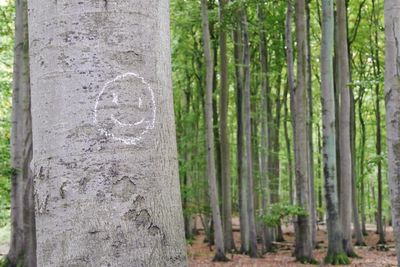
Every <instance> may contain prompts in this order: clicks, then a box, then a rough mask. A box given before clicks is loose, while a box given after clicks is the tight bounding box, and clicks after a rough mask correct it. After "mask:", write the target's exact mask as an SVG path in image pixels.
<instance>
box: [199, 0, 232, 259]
mask: <svg viewBox="0 0 400 267" xmlns="http://www.w3.org/2000/svg"><path fill="white" fill-rule="evenodd" d="M201 14H202V25H203V48H204V58H205V62H206V103H205V104H206V106H205V112H206V117H205V120H206V131H207V135H206V144H207V176H208V186H209V194H210V201H211V209H212V217H213V224H214V231H215V233H214V238H215V245H216V252H215V256H214V260H215V261H226V260H227V258H226V256H225V247H224V239H223V230H222V222H221V215H220V211H219V202H218V188H217V179H216V177H215V158H214V132H213V108H212V90H213V89H212V88H213V59H212V55H211V49H210V33H209V23H208V7H207V0H202V1H201Z"/></svg>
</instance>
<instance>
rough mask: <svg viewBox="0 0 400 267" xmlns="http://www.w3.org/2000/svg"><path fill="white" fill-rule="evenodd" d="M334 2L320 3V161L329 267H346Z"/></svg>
mask: <svg viewBox="0 0 400 267" xmlns="http://www.w3.org/2000/svg"><path fill="white" fill-rule="evenodd" d="M333 16H334V15H333V1H332V0H323V1H322V43H321V91H322V93H321V105H322V125H323V159H324V182H325V201H326V211H327V219H326V223H327V231H328V253H327V256H326V258H325V262H326V263H328V264H348V263H349V260H348V258H347V255H346V254H345V253H344V250H343V245H342V232H341V228H340V217H339V202H338V191H337V180H336V179H337V175H336V170H337V169H336V135H335V132H336V130H335V96H334V88H333V40H334V39H333V36H334V34H333V33H334V27H333V25H334V24H333V21H334V17H333Z"/></svg>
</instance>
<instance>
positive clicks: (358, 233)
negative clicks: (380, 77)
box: [350, 89, 366, 246]
mask: <svg viewBox="0 0 400 267" xmlns="http://www.w3.org/2000/svg"><path fill="white" fill-rule="evenodd" d="M350 110H351V112H350V114H351V116H350V137H351V151H352V154H351V164H352V166H353V168H352V171H351V204H352V207H351V210H352V212H353V224H354V235H355V237H356V246H365V245H366V244H365V242H364V236H363V234H362V229H361V225H360V218H359V212H358V198H357V174H356V170H357V166H356V119H355V116H356V114H355V101H354V93H353V89H351V90H350Z"/></svg>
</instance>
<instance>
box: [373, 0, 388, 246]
mask: <svg viewBox="0 0 400 267" xmlns="http://www.w3.org/2000/svg"><path fill="white" fill-rule="evenodd" d="M376 8H377V7H376V6H375V0H372V18H371V19H372V21H371V22H372V23H371V26H372V25H373V27H374V29H373V35H372V36H371V39H372V38H373V42H372V43H373V45H371V55H372V66H373V73H374V76H375V77H380V76H381V63H380V60H379V42H378V31H379V27H380V26H379V17H378V12H377V10H376ZM379 92H380V84H379V83H378V82H377V83H375V120H376V143H375V148H376V155H377V157H378V161H377V167H378V212H377V220H376V222H377V225H376V227H377V231H378V233H379V240H378V244H385V243H386V240H385V233H384V229H383V211H382V210H383V207H382V205H383V199H382V190H383V188H382V159H381V156H382V131H381V108H380V102H381V101H380V93H379Z"/></svg>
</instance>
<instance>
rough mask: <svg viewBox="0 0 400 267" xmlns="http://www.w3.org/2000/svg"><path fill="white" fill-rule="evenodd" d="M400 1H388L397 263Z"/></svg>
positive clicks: (389, 124)
mask: <svg viewBox="0 0 400 267" xmlns="http://www.w3.org/2000/svg"><path fill="white" fill-rule="evenodd" d="M399 14H400V4H399V1H395V0H386V1H385V36H386V55H385V101H386V125H387V147H388V165H389V181H390V196H391V207H392V220H393V229H394V236H395V239H396V252H397V262H398V265H400V187H399V184H400V72H399V69H400V65H399V62H400V50H399V44H398V40H400V21H399Z"/></svg>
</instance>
